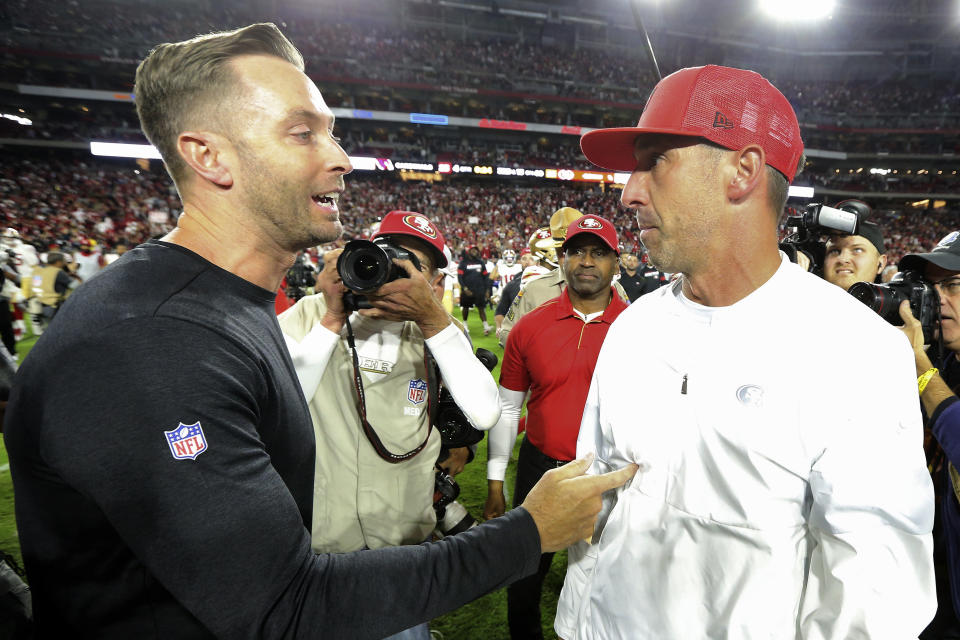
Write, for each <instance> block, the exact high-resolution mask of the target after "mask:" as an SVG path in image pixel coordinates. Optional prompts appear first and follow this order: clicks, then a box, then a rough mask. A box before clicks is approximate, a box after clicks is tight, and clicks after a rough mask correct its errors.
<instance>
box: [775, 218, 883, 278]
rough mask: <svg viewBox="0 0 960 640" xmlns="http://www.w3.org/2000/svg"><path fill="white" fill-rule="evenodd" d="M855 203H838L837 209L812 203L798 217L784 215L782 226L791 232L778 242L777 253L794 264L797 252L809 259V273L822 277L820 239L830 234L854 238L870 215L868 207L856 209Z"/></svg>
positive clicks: (821, 246) (822, 247) (824, 250)
mask: <svg viewBox="0 0 960 640" xmlns="http://www.w3.org/2000/svg"><path fill="white" fill-rule="evenodd" d="M859 204H861V203H859V202H857V201H847V202H844V203H842V205H841V208H834V207H828V206H827V205H825V204H820V203H813V204H809V205H807V207H806V209H805V210H804V211H803V212H802V213H801V214H800V215H798V216H788V217H787V219H786V221H785V222H784V226H785V227H787V228H788V229H793V230H794V231H793V233H791V234H790V235H789V236H787V237H786V238H785V239H784V241H783V242H781V243H780V250H781V251H783V252H784V253H786V254H787V257H788V258H790V261H791V262H796V261H797V254H798V253H803V254H805V255H806V256H807V257H808V258H809V259H810V271H811V272H812V273H815V274H817V275H818V276H822V275H823V261H824V258H825V256H826V245H825V244H824V243H823V242H821V240H820V236H821V235H822V234H824V233H831V232H836V233H846V234H851V235H857V233H858V232H859V230H860V223H862V222H864V221H865V220H866V218H867V216H868V215H869V213H870V210H869V207H866V205H864V206H863V207H860V206H858V205H859Z"/></svg>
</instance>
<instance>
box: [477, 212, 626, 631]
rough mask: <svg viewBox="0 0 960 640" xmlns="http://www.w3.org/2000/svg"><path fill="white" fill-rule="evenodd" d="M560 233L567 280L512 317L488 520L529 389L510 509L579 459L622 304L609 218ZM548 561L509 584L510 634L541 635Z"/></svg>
mask: <svg viewBox="0 0 960 640" xmlns="http://www.w3.org/2000/svg"><path fill="white" fill-rule="evenodd" d="M565 235H566V239H565V240H564V242H563V244H562V245H561V251H562V252H563V253H564V264H565V265H566V266H565V269H566V274H565V281H566V286H565V287H564V288H563V289H562V290H561V291H560V295H559V296H558V297H556V298H553V299H552V300H549V301H547V302H544V303H543V304H542V305H540V306H539V307H537V308H536V309H534V310H533V311H531V312H530V313H528V314H526V315H525V316H523V318H521V319H520V321H519V322H517V324H516V325H515V326H514V328H513V331H512V332H511V335H510V339H509V341H508V342H507V348H506V351H505V352H504V355H503V367H502V368H501V370H500V399H501V402H502V403H503V412H502V414H501V416H500V420H499V421H498V422H497V424H496V426H495V427H494V428H493V430H492V431H491V432H490V443H489V455H488V459H487V503H486V505H485V507H484V517H485V518H488V519H489V518H493V517H497V516H501V515H503V513H504V512H505V511H506V498H505V497H504V492H503V481H504V477H505V476H506V469H507V462H508V461H509V459H510V453H511V451H512V450H513V445H514V442H515V441H516V438H517V424H518V422H519V420H520V410H521V409H522V408H523V403H524V399H525V398H526V395H527V392H528V391H529V392H530V397H529V399H528V400H527V429H526V436H525V437H524V440H523V443H522V444H521V445H520V457H519V459H518V460H517V477H516V482H515V486H514V495H513V506H514V508H516V507H517V506H518V505H519V504H521V503H522V502H523V500H524V498H525V497H526V495H527V493H528V492H529V491H530V489H531V488H532V487H533V485H534V484H536V482H537V481H538V480H539V479H540V477H541V476H542V475H543V474H544V473H546V472H547V471H548V470H549V469H551V468H556V467H558V466H561V465H563V464H566V463H567V462H569V461H570V460H573V459H574V458H575V457H576V455H575V454H576V447H577V434H578V432H579V430H580V419H581V417H582V414H583V406H584V403H585V401H586V398H587V389H588V387H589V386H590V377H591V376H592V375H593V368H594V366H595V364H596V361H597V354H598V353H599V351H600V345H601V344H602V343H603V340H604V337H605V336H606V335H607V330H608V329H609V328H610V324H611V323H612V322H613V321H614V319H616V317H617V316H618V315H620V312H621V311H623V310H624V309H626V308H627V303H625V302H624V301H623V300H622V299H620V297H619V296H618V295H617V293H616V291H615V290H614V289H613V287H612V282H613V276H614V275H615V274H616V273H617V272H618V265H619V261H618V258H619V253H620V251H619V248H618V247H619V244H618V242H617V232H616V230H615V229H614V227H613V223H612V222H610V221H609V220H606V219H604V218H601V217H599V216H594V215H586V216H583V217H581V218H579V219H576V220H574V221H572V222H571V223H570V226H569V228H568V229H565ZM552 560H553V554H552V553H546V554H544V555H543V556H542V558H541V560H540V567H539V570H538V571H537V573H536V574H534V575H532V576H529V577H527V578H524V579H522V580H520V581H518V582H516V583H514V584H512V585H510V586H509V587H507V620H508V623H509V627H510V636H511V637H512V638H515V639H516V638H541V637H543V636H542V630H541V622H540V593H541V591H542V588H543V579H544V577H545V576H546V575H547V572H548V571H549V570H550V563H551V561H552Z"/></svg>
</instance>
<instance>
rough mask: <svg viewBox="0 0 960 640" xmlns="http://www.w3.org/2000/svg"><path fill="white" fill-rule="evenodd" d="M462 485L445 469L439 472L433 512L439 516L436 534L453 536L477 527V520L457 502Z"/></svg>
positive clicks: (435, 485) (435, 484)
mask: <svg viewBox="0 0 960 640" xmlns="http://www.w3.org/2000/svg"><path fill="white" fill-rule="evenodd" d="M459 495H460V485H458V484H457V481H456V480H454V479H453V478H451V477H450V476H449V475H447V472H446V471H444V470H443V469H438V470H437V475H436V481H435V483H434V491H433V510H434V512H435V513H436V514H437V528H436V533H438V534H440V535H441V536H442V537H447V536H453V535H456V534H458V533H461V532H463V531H466V530H467V529H470V528H472V527H475V526H477V519H476V518H474V517H473V516H472V515H470V513H469V512H468V511H467V510H466V509H465V508H464V507H463V505H462V504H460V503H459V502H457V496H459Z"/></svg>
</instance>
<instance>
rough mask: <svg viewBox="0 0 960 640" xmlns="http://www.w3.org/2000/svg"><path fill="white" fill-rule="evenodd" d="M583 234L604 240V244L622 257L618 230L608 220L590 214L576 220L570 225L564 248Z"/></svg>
mask: <svg viewBox="0 0 960 640" xmlns="http://www.w3.org/2000/svg"><path fill="white" fill-rule="evenodd" d="M581 233H589V234H592V235H595V236H597V237H598V238H600V239H601V240H603V243H604V244H605V245H607V246H608V247H610V248H611V249H612V250H613V252H614V253H616V254H617V255H620V246H619V245H620V243H619V241H618V240H617V230H616V229H614V227H613V223H612V222H610V221H609V220H607V219H606V218H601V217H600V216H595V215H593V214H588V215H585V216H583V217H582V218H580V219H579V220H574V221H573V222H571V223H570V226H569V227H567V238H566V240H564V241H563V246H564V247H566V246H567V245H568V244H570V241H571V240H572V239H574V238H576V237H577V236H578V235H580V234H581Z"/></svg>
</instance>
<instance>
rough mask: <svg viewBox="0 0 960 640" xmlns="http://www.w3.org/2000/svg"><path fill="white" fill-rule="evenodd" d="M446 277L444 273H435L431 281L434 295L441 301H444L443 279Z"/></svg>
mask: <svg viewBox="0 0 960 640" xmlns="http://www.w3.org/2000/svg"><path fill="white" fill-rule="evenodd" d="M445 277H446V275H445V274H444V273H443V272H442V271H435V272H434V275H433V277H432V278H431V279H430V288H431V289H433V293H434V294H436V296H437V299H439V300H443V279H444V278H445Z"/></svg>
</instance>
